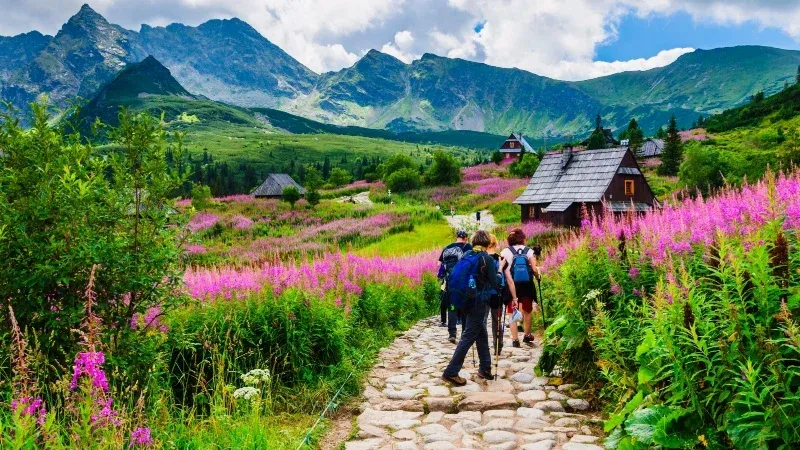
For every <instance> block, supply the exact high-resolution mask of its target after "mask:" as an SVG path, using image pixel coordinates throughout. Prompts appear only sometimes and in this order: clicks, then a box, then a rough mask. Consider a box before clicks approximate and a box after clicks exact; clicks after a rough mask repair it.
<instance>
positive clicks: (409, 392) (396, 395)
mask: <svg viewBox="0 0 800 450" xmlns="http://www.w3.org/2000/svg"><path fill="white" fill-rule="evenodd" d="M423 392H425V391H423V390H422V389H403V390H400V391H396V390H394V389H384V390H383V395H385V396H386V398H388V399H390V400H411V399H415V398H417V397H421V396H422V393H423Z"/></svg>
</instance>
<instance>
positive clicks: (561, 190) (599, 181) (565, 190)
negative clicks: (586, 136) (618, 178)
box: [514, 147, 628, 205]
mask: <svg viewBox="0 0 800 450" xmlns="http://www.w3.org/2000/svg"><path fill="white" fill-rule="evenodd" d="M627 152H628V149H627V148H625V147H617V148H606V149H597V150H580V151H573V154H572V158H571V159H570V160H569V164H567V167H566V169H562V154H561V152H553V153H548V154H546V155H544V158H542V161H541V163H540V164H539V168H538V169H536V173H535V174H533V178H531V181H530V183H528V187H527V188H526V189H525V192H523V193H522V195H520V196H519V198H517V199H516V200H515V201H514V203H516V204H523V205H530V204H537V203H557V204H558V205H560V204H562V203H567V202H569V203H575V202H578V203H584V202H585V203H590V202H599V201H600V200H601V199H602V198H603V194H605V192H606V189H608V186H609V185H610V184H611V181H612V180H613V179H614V175H615V174H616V173H617V169H618V168H619V166H620V164H621V163H622V159H623V158H624V157H625V154H626V153H627Z"/></svg>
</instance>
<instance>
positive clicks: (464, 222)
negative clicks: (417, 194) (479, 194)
mask: <svg viewBox="0 0 800 450" xmlns="http://www.w3.org/2000/svg"><path fill="white" fill-rule="evenodd" d="M442 214H444V218H445V219H447V223H449V224H450V226H451V227H453V228H455V229H459V228H460V229H463V230H467V231H469V232H473V231H475V230H486V231H492V229H494V226H495V222H494V216H493V215H492V213H491V212H490V211H487V210H484V211H481V221H480V222H478V221H477V220H475V213H472V214H469V215H465V216H463V215H462V216H459V215H455V216H451V215H450V211H442Z"/></svg>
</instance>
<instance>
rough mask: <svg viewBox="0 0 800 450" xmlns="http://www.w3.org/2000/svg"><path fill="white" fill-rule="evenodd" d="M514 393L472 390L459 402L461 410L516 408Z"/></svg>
mask: <svg viewBox="0 0 800 450" xmlns="http://www.w3.org/2000/svg"><path fill="white" fill-rule="evenodd" d="M517 406H518V405H517V399H516V398H514V395H513V394H506V393H502V392H470V393H468V394H466V395H465V396H464V399H463V400H461V401H460V402H459V403H458V409H459V410H461V411H488V410H490V409H516V407H517Z"/></svg>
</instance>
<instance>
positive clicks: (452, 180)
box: [425, 150, 461, 186]
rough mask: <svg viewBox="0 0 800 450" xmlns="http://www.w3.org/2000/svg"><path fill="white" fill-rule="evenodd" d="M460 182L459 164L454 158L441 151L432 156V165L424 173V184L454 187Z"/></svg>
mask: <svg viewBox="0 0 800 450" xmlns="http://www.w3.org/2000/svg"><path fill="white" fill-rule="evenodd" d="M460 182H461V164H459V162H458V160H457V159H456V158H455V156H453V155H451V154H450V153H446V152H444V151H442V150H437V151H436V152H434V154H433V163H432V164H431V166H430V168H428V171H427V172H426V173H425V183H426V184H428V185H431V186H455V185H457V184H458V183H460Z"/></svg>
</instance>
